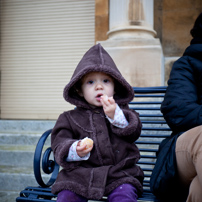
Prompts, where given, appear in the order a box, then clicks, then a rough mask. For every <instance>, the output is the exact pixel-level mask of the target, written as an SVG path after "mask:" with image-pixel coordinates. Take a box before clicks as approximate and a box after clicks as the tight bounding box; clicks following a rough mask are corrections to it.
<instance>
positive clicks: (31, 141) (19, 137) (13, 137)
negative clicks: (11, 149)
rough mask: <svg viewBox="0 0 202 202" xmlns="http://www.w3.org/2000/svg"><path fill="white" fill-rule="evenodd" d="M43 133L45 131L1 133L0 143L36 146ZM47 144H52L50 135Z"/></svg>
mask: <svg viewBox="0 0 202 202" xmlns="http://www.w3.org/2000/svg"><path fill="white" fill-rule="evenodd" d="M44 132H45V131H44ZM42 134H43V133H40V134H11V133H0V144H1V145H2V144H6V145H8V144H14V145H35V146H36V145H37V143H38V141H39V138H40V137H41V136H42ZM46 144H49V145H50V136H49V137H48V138H47V140H46Z"/></svg>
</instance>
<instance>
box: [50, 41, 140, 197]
mask: <svg viewBox="0 0 202 202" xmlns="http://www.w3.org/2000/svg"><path fill="white" fill-rule="evenodd" d="M96 71H98V72H104V73H106V74H109V75H110V76H112V77H113V78H114V80H115V95H114V99H115V101H116V103H117V104H118V105H119V106H120V108H121V109H122V110H123V113H124V115H125V117H126V119H127V121H128V122H129V125H128V126H127V127H125V128H118V127H115V126H113V125H112V124H110V123H109V121H108V120H107V119H106V117H105V114H104V112H103V109H102V108H101V107H98V108H94V109H92V108H91V106H90V105H89V104H88V103H87V102H86V101H85V100H84V99H83V98H82V97H80V96H79V95H78V93H76V91H75V88H74V87H75V84H76V83H77V82H78V81H79V80H80V79H81V78H82V77H83V76H84V75H86V74H87V73H89V72H96ZM133 97H134V91H133V88H132V87H131V86H130V85H129V84H128V83H127V81H126V80H125V79H124V78H123V77H122V75H121V73H120V72H119V70H118V69H117V67H116V65H115V63H114V62H113V60H112V58H111V57H110V56H109V54H108V53H107V52H106V51H105V50H104V49H103V47H102V46H101V45H100V44H97V45H95V46H93V47H92V48H91V49H89V50H88V51H87V52H86V54H85V55H84V56H83V58H82V59H81V61H80V63H79V64H78V66H77V68H76V69H75V72H74V74H73V76H72V78H71V81H70V82H69V83H68V84H67V85H66V87H65V89H64V98H65V100H66V101H68V102H70V103H71V104H74V105H75V106H76V109H74V110H71V111H67V112H64V113H63V114H61V115H60V116H59V118H58V120H57V122H56V124H55V127H54V129H53V131H52V135H51V147H52V149H53V152H54V156H55V160H56V162H57V163H58V164H59V165H61V166H62V167H63V169H62V170H61V171H60V173H59V174H58V177H57V179H56V182H55V184H54V185H53V186H52V192H53V193H54V194H55V193H58V192H60V191H62V190H64V189H68V190H71V191H73V192H75V193H77V194H79V195H82V196H84V197H86V198H88V199H101V198H102V197H103V195H107V194H109V193H110V192H111V191H112V190H113V189H115V188H116V187H118V186H119V185H121V184H124V183H130V184H132V185H134V186H135V187H136V189H137V191H138V194H139V195H140V194H141V193H142V181H143V171H142V170H141V168H140V167H139V166H137V165H136V163H137V161H138V160H139V158H140V154H139V150H138V148H137V146H136V145H135V144H134V141H135V140H137V139H138V137H139V136H140V132H141V127H142V124H141V122H140V120H139V116H138V114H137V113H136V112H135V111H133V110H130V109H129V108H128V103H129V102H130V101H131V100H132V99H133ZM85 137H89V138H91V139H93V141H94V147H93V150H92V151H91V154H90V158H89V159H88V160H86V161H76V162H67V161H66V160H65V159H66V157H67V155H68V151H69V148H70V146H71V145H72V143H73V142H75V141H76V140H79V139H83V138H85Z"/></svg>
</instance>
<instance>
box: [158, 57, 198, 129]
mask: <svg viewBox="0 0 202 202" xmlns="http://www.w3.org/2000/svg"><path fill="white" fill-rule="evenodd" d="M196 76H197V72H196V71H195V68H194V65H193V63H192V61H191V60H190V58H189V57H188V56H184V57H181V58H180V59H179V60H178V61H176V62H175V63H174V65H173V68H172V71H171V74H170V79H169V81H168V88H167V92H166V95H165V98H164V101H163V103H162V106H161V111H162V113H163V115H164V117H165V119H166V121H167V123H168V125H169V126H170V127H171V129H172V130H173V131H174V132H183V131H186V130H189V129H191V128H193V127H196V126H198V125H201V124H202V105H201V104H200V102H199V98H198V87H199V86H198V83H197V82H198V81H197V79H196Z"/></svg>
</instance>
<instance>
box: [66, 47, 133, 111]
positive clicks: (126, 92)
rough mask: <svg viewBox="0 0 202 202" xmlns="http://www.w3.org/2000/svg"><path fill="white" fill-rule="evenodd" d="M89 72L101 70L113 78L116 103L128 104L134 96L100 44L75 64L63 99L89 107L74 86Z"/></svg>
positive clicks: (79, 105)
mask: <svg viewBox="0 0 202 202" xmlns="http://www.w3.org/2000/svg"><path fill="white" fill-rule="evenodd" d="M89 72H103V73H106V74H108V75H110V76H111V77H113V78H114V81H115V94H114V99H115V101H116V103H117V104H120V105H121V104H123V105H124V104H128V103H129V102H130V101H131V100H132V99H133V98H134V90H133V88H132V87H131V86H130V84H129V83H128V82H127V81H126V80H125V79H124V78H123V76H122V75H121V73H120V71H119V70H118V68H117V67H116V65H115V63H114V61H113V60H112V58H111V57H110V55H109V54H108V53H107V52H106V50H105V49H104V48H103V47H102V46H101V45H100V44H97V45H94V46H93V47H91V48H90V49H89V50H88V51H87V52H86V53H85V54H84V56H83V58H82V59H81V61H80V62H79V64H78V65H77V67H76V69H75V71H74V73H73V75H72V78H71V80H70V82H69V83H68V84H67V85H66V86H65V88H64V93H63V96H64V99H65V100H66V101H67V102H69V103H71V104H73V105H76V106H77V107H85V108H89V104H88V103H87V102H86V101H85V99H84V98H83V97H81V96H79V94H78V93H77V92H76V90H75V86H76V84H78V82H79V81H80V80H81V78H82V77H83V76H84V75H86V74H87V73H89Z"/></svg>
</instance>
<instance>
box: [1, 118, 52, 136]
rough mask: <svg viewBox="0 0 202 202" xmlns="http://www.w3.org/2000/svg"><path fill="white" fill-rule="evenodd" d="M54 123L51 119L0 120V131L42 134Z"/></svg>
mask: <svg viewBox="0 0 202 202" xmlns="http://www.w3.org/2000/svg"><path fill="white" fill-rule="evenodd" d="M54 125H55V121H51V120H41V121H40V120H0V133H16V134H30V133H31V134H35V133H38V134H41V133H43V132H44V131H46V130H49V129H51V128H53V127H54Z"/></svg>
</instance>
